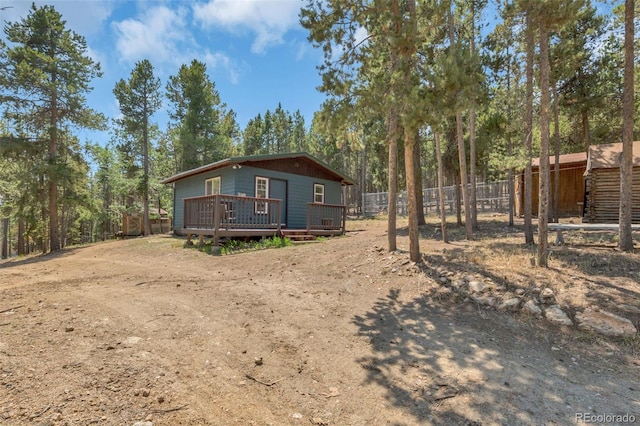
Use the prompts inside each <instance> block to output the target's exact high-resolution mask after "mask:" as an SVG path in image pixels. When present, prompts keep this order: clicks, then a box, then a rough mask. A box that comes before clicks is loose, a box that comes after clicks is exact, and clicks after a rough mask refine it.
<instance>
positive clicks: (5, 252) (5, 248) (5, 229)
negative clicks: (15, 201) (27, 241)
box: [2, 217, 9, 259]
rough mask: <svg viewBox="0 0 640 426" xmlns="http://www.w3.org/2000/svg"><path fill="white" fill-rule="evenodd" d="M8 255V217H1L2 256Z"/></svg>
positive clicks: (5, 257)
mask: <svg viewBox="0 0 640 426" xmlns="http://www.w3.org/2000/svg"><path fill="white" fill-rule="evenodd" d="M8 257H9V218H8V217H3V218H2V258H3V259H7V258H8Z"/></svg>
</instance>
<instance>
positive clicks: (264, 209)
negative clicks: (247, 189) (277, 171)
mask: <svg viewBox="0 0 640 426" xmlns="http://www.w3.org/2000/svg"><path fill="white" fill-rule="evenodd" d="M258 181H264V182H265V194H264V197H262V196H260V195H259V194H258ZM255 197H256V198H269V178H267V177H264V176H256V186H255ZM267 204H268V203H261V202H259V201H256V203H255V213H256V214H267V213H268V212H269V206H268V205H267Z"/></svg>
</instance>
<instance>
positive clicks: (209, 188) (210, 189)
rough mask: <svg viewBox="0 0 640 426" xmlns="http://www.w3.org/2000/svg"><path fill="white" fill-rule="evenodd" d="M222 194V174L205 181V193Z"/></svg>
mask: <svg viewBox="0 0 640 426" xmlns="http://www.w3.org/2000/svg"><path fill="white" fill-rule="evenodd" d="M215 194H220V176H216V177H214V178H211V179H207V180H205V181H204V195H215Z"/></svg>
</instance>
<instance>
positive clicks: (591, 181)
mask: <svg viewBox="0 0 640 426" xmlns="http://www.w3.org/2000/svg"><path fill="white" fill-rule="evenodd" d="M621 158H622V143H611V144H601V145H592V146H590V147H589V157H588V160H587V170H586V172H585V214H584V217H583V222H589V223H618V220H619V214H620V160H621ZM632 222H633V223H640V141H636V142H634V143H633V188H632Z"/></svg>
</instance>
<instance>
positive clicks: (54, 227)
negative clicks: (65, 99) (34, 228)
mask: <svg viewBox="0 0 640 426" xmlns="http://www.w3.org/2000/svg"><path fill="white" fill-rule="evenodd" d="M52 57H53V55H52ZM56 80H57V76H56V73H55V71H54V72H53V73H52V75H51V84H52V85H53V86H55V84H56ZM49 125H50V126H51V127H50V132H51V133H50V135H49V136H50V139H49V170H48V173H49V176H48V178H49V248H50V250H51V251H57V250H60V236H59V235H58V184H57V180H58V176H57V175H58V173H57V164H56V163H57V156H58V97H57V93H56V91H55V89H54V91H53V94H52V96H51V118H50V122H49Z"/></svg>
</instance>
